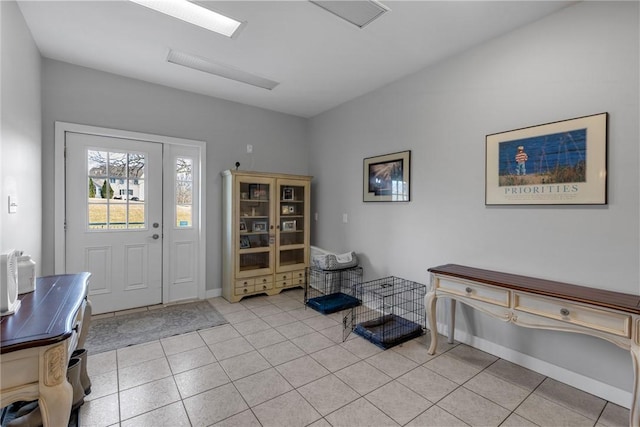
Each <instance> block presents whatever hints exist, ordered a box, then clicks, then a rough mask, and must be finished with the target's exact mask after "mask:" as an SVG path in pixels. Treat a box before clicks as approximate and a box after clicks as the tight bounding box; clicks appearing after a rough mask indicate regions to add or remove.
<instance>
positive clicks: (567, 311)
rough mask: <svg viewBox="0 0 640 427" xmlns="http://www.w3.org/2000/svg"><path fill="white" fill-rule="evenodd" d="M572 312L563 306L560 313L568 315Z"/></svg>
mask: <svg viewBox="0 0 640 427" xmlns="http://www.w3.org/2000/svg"><path fill="white" fill-rule="evenodd" d="M570 313H571V312H570V311H569V310H568V309H566V308H561V309H560V314H562V315H563V316H565V317H566V316H568V315H569V314H570Z"/></svg>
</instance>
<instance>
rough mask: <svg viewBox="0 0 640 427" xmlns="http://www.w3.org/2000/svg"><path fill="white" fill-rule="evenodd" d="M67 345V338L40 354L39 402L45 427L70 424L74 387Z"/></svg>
mask: <svg viewBox="0 0 640 427" xmlns="http://www.w3.org/2000/svg"><path fill="white" fill-rule="evenodd" d="M67 345H68V342H67V341H66V340H65V341H63V342H62V343H60V344H57V345H54V346H52V347H49V348H48V349H47V350H45V351H43V352H42V353H41V354H40V364H41V368H40V381H39V385H38V388H39V393H40V397H39V399H38V403H39V405H40V413H41V414H42V424H43V426H44V427H58V426H66V425H68V424H69V415H70V412H71V404H72V400H73V387H71V384H69V382H68V381H67V360H68V357H67Z"/></svg>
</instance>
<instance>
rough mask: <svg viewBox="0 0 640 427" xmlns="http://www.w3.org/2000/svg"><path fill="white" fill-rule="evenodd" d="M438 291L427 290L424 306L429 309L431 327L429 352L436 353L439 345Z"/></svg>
mask: <svg viewBox="0 0 640 427" xmlns="http://www.w3.org/2000/svg"><path fill="white" fill-rule="evenodd" d="M436 300H437V298H436V293H435V292H427V294H426V295H425V296H424V308H425V310H426V311H427V318H428V319H429V329H430V330H431V345H430V346H429V350H427V353H429V354H435V352H436V347H437V346H438V325H437V324H436Z"/></svg>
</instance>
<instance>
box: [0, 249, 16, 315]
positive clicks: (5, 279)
mask: <svg viewBox="0 0 640 427" xmlns="http://www.w3.org/2000/svg"><path fill="white" fill-rule="evenodd" d="M19 255H20V253H19V252H18V251H16V250H13V249H12V250H10V251H9V252H7V253H4V254H0V316H6V315H8V314H13V313H15V312H16V311H17V310H18V308H19V307H20V300H19V299H18V256H19Z"/></svg>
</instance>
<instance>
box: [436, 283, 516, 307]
mask: <svg viewBox="0 0 640 427" xmlns="http://www.w3.org/2000/svg"><path fill="white" fill-rule="evenodd" d="M437 286H438V288H437V290H438V292H447V293H450V294H454V295H460V296H464V297H467V298H471V299H475V300H478V301H483V302H488V303H491V304H496V305H499V306H502V307H509V306H510V304H509V303H510V299H509V297H510V293H509V290H508V289H501V288H494V287H493V286H485V285H479V284H477V283H467V282H464V281H461V282H458V281H454V280H447V279H440V280H439V281H438V284H437Z"/></svg>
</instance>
